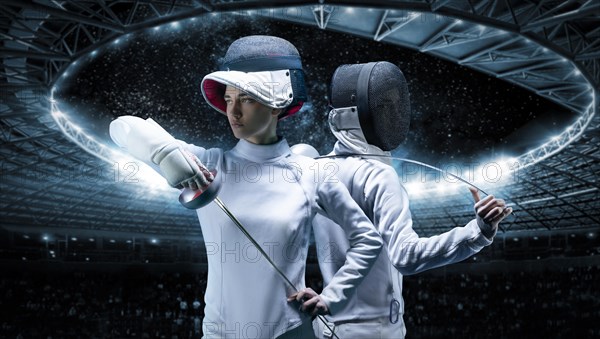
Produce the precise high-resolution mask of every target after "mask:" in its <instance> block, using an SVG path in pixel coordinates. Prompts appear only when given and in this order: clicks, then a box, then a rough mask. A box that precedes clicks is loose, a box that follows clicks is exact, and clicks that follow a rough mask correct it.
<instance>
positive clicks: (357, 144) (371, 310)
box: [313, 128, 492, 322]
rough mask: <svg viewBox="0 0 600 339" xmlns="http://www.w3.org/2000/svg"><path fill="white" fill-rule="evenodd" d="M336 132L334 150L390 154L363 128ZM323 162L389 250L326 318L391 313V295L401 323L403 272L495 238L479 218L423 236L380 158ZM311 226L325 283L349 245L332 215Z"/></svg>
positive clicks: (458, 257)
mask: <svg viewBox="0 0 600 339" xmlns="http://www.w3.org/2000/svg"><path fill="white" fill-rule="evenodd" d="M332 131H333V132H334V134H336V137H337V138H338V140H339V141H338V142H337V143H336V144H335V146H334V149H333V151H332V152H331V154H335V155H344V154H356V153H360V152H363V153H366V152H368V153H371V154H373V153H380V154H382V155H383V154H386V153H384V152H383V151H381V150H380V149H378V148H376V147H375V146H372V145H368V144H367V142H366V140H365V138H364V136H363V134H362V132H361V131H360V130H356V129H354V130H350V131H348V130H346V131H338V130H336V129H334V128H332ZM319 162H320V163H325V164H328V165H321V167H323V166H329V167H334V168H335V170H336V173H335V175H336V177H337V178H339V180H340V181H341V182H342V183H343V184H344V185H345V186H346V187H347V188H348V190H349V192H350V194H351V195H352V198H353V199H354V200H355V201H356V202H357V203H358V205H359V206H360V207H361V209H362V210H363V211H364V212H365V214H366V215H367V216H368V217H369V219H371V221H372V222H373V224H374V225H375V227H376V228H377V230H378V231H379V233H380V234H381V236H382V238H383V240H384V246H385V248H387V254H388V255H387V256H386V255H380V256H379V258H378V259H377V261H376V263H375V265H374V266H373V268H372V269H371V271H370V273H369V274H368V275H367V277H366V278H365V279H364V281H363V283H362V284H361V285H360V286H359V287H358V289H357V291H356V294H355V297H354V298H353V299H352V300H350V302H349V303H348V304H347V306H346V307H345V308H344V309H343V310H341V311H339V312H336V313H335V314H333V315H332V316H330V317H328V319H329V320H331V321H333V322H342V321H351V320H358V319H360V320H366V319H370V318H375V317H381V316H388V315H389V314H390V302H391V300H392V298H396V299H397V300H398V301H399V302H400V304H401V306H400V310H399V313H400V314H399V321H402V313H403V308H404V307H403V306H404V305H403V300H402V297H401V291H402V274H404V275H409V274H415V273H418V272H421V271H424V270H428V269H432V268H435V267H439V266H443V265H447V264H451V263H455V262H459V261H462V260H464V259H466V258H468V257H469V256H471V255H473V254H475V253H477V252H479V251H480V250H481V249H482V248H483V247H484V246H487V245H489V244H491V242H492V239H488V238H486V237H485V236H484V235H483V234H482V233H481V230H480V228H479V226H478V224H477V221H476V219H473V220H472V221H470V222H469V223H468V224H467V225H466V226H464V227H456V228H453V229H452V230H450V231H448V232H446V233H443V234H440V235H436V236H433V237H429V238H422V237H419V235H418V234H417V233H415V231H414V230H413V228H412V219H411V214H410V210H409V201H408V196H407V193H406V191H405V190H404V188H403V186H402V185H401V183H400V181H399V179H398V175H397V173H396V171H395V170H394V169H393V168H392V167H391V166H389V165H387V164H385V163H383V162H381V161H378V160H374V159H373V158H369V159H367V158H360V157H346V158H344V157H340V158H326V159H320V160H319ZM313 224H314V226H313V228H314V233H315V240H316V247H317V254H318V256H319V266H320V269H321V272H322V274H323V278H324V282H325V284H327V283H328V282H329V281H330V280H331V279H332V277H333V276H334V273H335V272H336V271H337V269H338V268H339V267H341V265H342V264H343V263H344V256H343V254H344V253H345V251H346V250H347V249H348V248H349V247H348V245H349V243H348V239H346V238H345V236H344V234H343V232H342V229H341V228H340V227H339V226H337V225H336V224H335V222H333V221H331V220H330V219H327V218H325V217H322V216H316V217H315V220H314V223H313ZM382 254H383V252H382Z"/></svg>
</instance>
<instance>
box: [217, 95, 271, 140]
mask: <svg viewBox="0 0 600 339" xmlns="http://www.w3.org/2000/svg"><path fill="white" fill-rule="evenodd" d="M223 98H224V99H225V103H226V104H227V119H228V120H229V125H230V126H231V130H232V131H233V135H235V137H236V138H238V139H245V140H246V141H249V142H251V143H254V144H270V143H274V142H276V141H277V134H276V128H277V115H278V114H279V112H281V110H279V109H274V108H271V107H268V106H265V105H263V104H261V103H260V102H258V101H256V100H254V99H253V98H252V97H251V96H249V95H248V94H246V93H245V92H243V91H240V90H239V89H237V88H235V87H231V86H227V88H226V89H225V95H224V96H223Z"/></svg>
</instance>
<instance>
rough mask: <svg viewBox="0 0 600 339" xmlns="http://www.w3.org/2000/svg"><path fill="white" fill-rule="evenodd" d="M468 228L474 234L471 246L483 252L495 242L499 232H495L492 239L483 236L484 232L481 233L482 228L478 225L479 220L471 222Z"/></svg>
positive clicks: (470, 241)
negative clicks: (483, 249)
mask: <svg viewBox="0 0 600 339" xmlns="http://www.w3.org/2000/svg"><path fill="white" fill-rule="evenodd" d="M467 227H468V228H470V229H471V230H472V232H473V234H474V236H473V238H471V239H470V240H469V243H470V244H471V247H473V249H475V250H477V251H479V250H481V249H482V248H484V247H485V246H489V245H490V244H491V243H492V242H493V241H494V237H495V236H496V233H497V232H498V230H495V231H494V233H493V234H492V236H491V237H489V238H488V237H486V236H485V235H483V232H481V228H480V227H479V224H478V223H477V219H473V220H471V221H469V223H468V224H467Z"/></svg>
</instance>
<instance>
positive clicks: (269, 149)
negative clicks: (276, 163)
mask: <svg viewBox="0 0 600 339" xmlns="http://www.w3.org/2000/svg"><path fill="white" fill-rule="evenodd" d="M233 149H234V150H235V151H236V152H239V153H240V154H241V155H243V156H244V157H245V158H247V159H249V160H252V161H255V162H265V161H273V160H274V159H277V158H280V157H282V156H286V155H288V154H290V146H289V145H288V143H287V141H286V140H285V139H283V138H280V139H279V141H277V142H276V143H274V144H269V145H257V144H253V143H251V142H249V141H246V140H244V139H241V140H240V141H239V142H238V143H237V145H235V147H234V148H233Z"/></svg>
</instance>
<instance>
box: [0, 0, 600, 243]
mask: <svg viewBox="0 0 600 339" xmlns="http://www.w3.org/2000/svg"><path fill="white" fill-rule="evenodd" d="M300 5H303V6H304V7H299V8H298V10H297V11H296V12H295V15H293V16H290V15H286V13H287V11H286V10H285V8H286V7H288V6H300ZM267 8H274V9H276V10H274V11H272V12H269V14H268V15H269V16H271V17H274V18H278V19H280V20H286V21H290V22H295V23H300V24H305V25H310V26H314V27H315V28H317V29H331V30H336V31H341V32H345V33H349V34H355V35H358V36H362V37H366V38H369V39H374V40H376V41H385V42H387V43H391V44H397V45H400V46H404V47H408V48H413V49H416V50H419V51H421V52H423V53H430V54H432V55H435V56H437V57H441V58H444V59H447V60H450V61H453V62H456V63H458V64H461V65H464V66H466V67H470V68H473V69H476V70H478V71H481V72H484V73H486V74H489V75H490V76H495V77H498V78H501V79H503V80H505V81H508V82H511V83H514V84H517V85H519V86H521V87H523V88H525V89H527V90H529V91H532V92H533V93H535V94H537V95H539V96H542V97H545V98H547V99H549V100H552V101H554V102H557V103H559V104H560V105H562V106H563V107H565V109H566V110H570V111H573V112H576V113H577V114H578V115H579V119H578V120H577V121H576V122H575V123H574V124H573V125H571V126H570V127H569V128H568V129H567V130H565V131H564V132H563V133H561V134H560V135H557V136H556V137H555V138H554V139H552V140H551V141H549V142H548V143H545V144H543V145H541V146H540V147H538V148H537V149H534V150H532V151H530V152H528V153H526V154H523V155H522V156H521V157H519V159H518V162H519V163H520V164H521V165H522V168H521V169H520V170H521V173H520V175H522V176H523V177H524V178H526V179H524V180H523V181H521V182H518V183H513V184H510V185H505V186H498V187H493V189H492V190H493V191H494V192H497V194H499V195H501V196H506V197H510V201H509V202H510V203H511V204H513V207H515V209H516V210H518V212H517V214H516V216H515V217H511V219H509V221H508V222H507V224H506V225H505V226H504V229H505V230H507V231H518V230H536V229H542V230H553V229H559V228H576V227H586V226H587V227H589V226H599V225H598V223H599V220H600V212H598V211H600V206H599V205H600V196H599V194H600V192H599V185H598V180H597V179H598V174H597V173H600V168H599V167H600V165H599V164H600V161H599V159H600V154H599V151H598V145H599V144H600V135H599V134H600V133H599V128H598V126H600V119H599V118H598V117H597V115H596V112H597V109H598V101H597V100H596V97H597V91H598V89H599V84H600V20H599V15H598V11H599V10H600V3H598V2H597V1H593V0H587V1H586V0H582V1H552V0H534V1H522V2H517V1H505V0H491V1H489V0H481V1H477V0H475V1H464V0H442V1H370V2H368V4H366V3H360V2H358V1H318V2H309V1H208V0H207V1H200V0H175V1H167V0H164V1H128V0H119V1H97V0H87V1H86V0H84V1H51V0H35V1H31V0H29V1H23V0H4V1H2V2H1V3H0V39H1V45H0V56H2V62H1V63H0V99H1V100H0V143H1V144H2V148H0V156H1V161H2V163H1V167H2V168H1V169H2V175H1V178H2V181H1V183H0V187H1V190H0V197H1V198H2V200H1V201H2V203H1V204H0V207H1V211H2V220H3V222H2V224H3V226H10V225H25V226H30V227H49V228H69V227H72V228H75V229H77V228H79V229H90V230H97V231H123V232H139V233H158V234H193V235H196V236H197V235H199V228H198V227H197V222H196V221H195V220H194V219H195V218H194V216H193V214H192V215H181V209H179V208H176V207H175V204H176V203H173V204H166V205H165V204H163V203H160V204H159V203H157V202H156V201H154V199H152V195H151V194H148V190H147V189H144V188H143V187H142V188H140V187H139V185H138V186H131V187H129V186H127V185H115V182H114V180H112V179H113V178H112V174H111V173H110V167H109V166H110V165H108V164H107V163H106V162H105V161H101V160H100V159H103V160H110V159H113V158H114V157H113V154H112V153H110V152H111V151H110V150H109V149H107V148H106V147H103V145H102V143H101V142H98V141H96V140H95V139H94V138H92V137H90V136H88V135H86V134H85V133H83V132H82V131H81V130H80V129H79V128H78V127H77V126H76V125H74V124H72V123H71V122H70V121H69V120H68V117H67V116H65V115H62V114H61V112H60V110H59V109H58V108H57V106H56V105H55V103H54V102H52V86H53V85H54V84H56V83H57V82H58V79H60V77H61V76H63V75H64V74H68V72H69V71H70V67H73V65H74V64H75V63H76V62H77V61H78V60H79V59H80V58H83V57H88V56H92V57H93V55H94V53H95V51H96V50H97V49H98V48H100V47H102V46H104V45H107V44H109V43H110V42H111V41H113V40H114V39H116V38H119V37H121V36H125V35H126V34H129V33H133V32H136V31H138V30H141V29H144V28H148V27H152V26H155V25H160V24H164V23H168V22H172V21H177V20H182V19H186V18H192V17H196V16H201V15H204V14H206V13H210V12H213V13H214V12H221V11H236V10H244V11H248V10H258V11H256V12H257V14H256V15H266V14H264V13H263V11H261V10H262V9H267ZM277 9H279V10H277ZM52 113H54V114H52ZM82 150H85V151H87V152H88V153H86V152H84V151H82ZM74 168H76V169H77V171H75V172H73V170H71V169H74ZM65 169H67V172H69V171H71V172H73V173H67V174H68V175H67V176H66V177H65ZM98 172H100V173H99V174H98ZM89 173H96V174H95V175H96V178H98V180H97V181H95V182H94V183H93V184H92V185H90V183H89V182H86V181H85V180H81V178H85V177H86V176H88V179H89ZM161 201H164V199H161ZM440 204H441V205H435V204H433V205H432V203H431V200H428V199H414V200H413V202H412V210H413V216H414V218H413V220H414V225H415V229H417V230H418V231H419V233H420V234H423V235H429V234H434V233H439V232H441V231H444V230H447V229H449V228H450V227H453V226H458V225H461V224H463V223H464V222H466V221H468V220H469V219H470V218H471V214H472V212H471V208H470V204H471V202H470V201H469V199H468V193H467V195H465V196H462V195H452V196H449V197H447V198H446V199H442V200H440Z"/></svg>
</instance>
